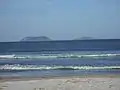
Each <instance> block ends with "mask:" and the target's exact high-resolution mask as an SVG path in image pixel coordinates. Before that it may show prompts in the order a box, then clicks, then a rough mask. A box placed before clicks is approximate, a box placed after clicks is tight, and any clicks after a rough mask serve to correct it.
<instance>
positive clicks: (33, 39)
mask: <svg viewBox="0 0 120 90" xmlns="http://www.w3.org/2000/svg"><path fill="white" fill-rule="evenodd" d="M20 41H51V39H50V38H48V37H46V36H38V37H33V36H29V37H25V38H23V39H21V40H20Z"/></svg>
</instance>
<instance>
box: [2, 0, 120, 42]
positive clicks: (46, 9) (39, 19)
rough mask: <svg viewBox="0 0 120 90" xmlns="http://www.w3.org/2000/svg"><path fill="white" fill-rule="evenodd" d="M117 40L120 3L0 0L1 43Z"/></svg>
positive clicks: (106, 0)
mask: <svg viewBox="0 0 120 90" xmlns="http://www.w3.org/2000/svg"><path fill="white" fill-rule="evenodd" d="M27 36H48V37H49V38H51V39H53V40H69V39H75V38H80V37H93V38H120V0H0V41H18V40H20V39H22V38H24V37H27Z"/></svg>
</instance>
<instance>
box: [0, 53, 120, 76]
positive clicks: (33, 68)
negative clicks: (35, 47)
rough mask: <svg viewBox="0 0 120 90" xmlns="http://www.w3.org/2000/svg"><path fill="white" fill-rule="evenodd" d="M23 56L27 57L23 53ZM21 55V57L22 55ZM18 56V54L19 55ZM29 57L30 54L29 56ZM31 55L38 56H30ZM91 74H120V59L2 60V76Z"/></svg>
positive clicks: (0, 66)
mask: <svg viewBox="0 0 120 90" xmlns="http://www.w3.org/2000/svg"><path fill="white" fill-rule="evenodd" d="M66 53H67V52H66ZM74 53H75V54H80V55H82V54H91V55H93V54H95V53H97V54H103V53H104V54H107V53H112V54H118V53H119V51H102V52H101V51H96V52H92V51H89V52H88V51H87V52H86V53H85V51H84V52H82V51H80V52H74ZM21 54H22V55H26V54H24V53H21ZM21 54H20V55H21ZM17 55H18V54H17ZM27 55H28V54H27ZM29 55H33V56H34V55H38V54H37V53H35V54H29ZM89 74H120V57H117V56H114V57H111V56H108V57H98V58H93V57H92V58H91V57H88V58H45V59H44V58H39V59H6V60H5V59H1V60H0V76H4V77H5V76H6V77H11V76H21V77H25V76H26V77H36V76H37V77H39V76H41V77H43V76H70V75H89Z"/></svg>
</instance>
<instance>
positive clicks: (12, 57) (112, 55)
mask: <svg viewBox="0 0 120 90" xmlns="http://www.w3.org/2000/svg"><path fill="white" fill-rule="evenodd" d="M116 56H119V57H120V54H88V55H87V54H84V55H81V54H44V55H43V54H41V55H14V54H13V55H0V59H40V58H46V59H48V58H90V57H91V58H94V57H97V58H100V57H116Z"/></svg>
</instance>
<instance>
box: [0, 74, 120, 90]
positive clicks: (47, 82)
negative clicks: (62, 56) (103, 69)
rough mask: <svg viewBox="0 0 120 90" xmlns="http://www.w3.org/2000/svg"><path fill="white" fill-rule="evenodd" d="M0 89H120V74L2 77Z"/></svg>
mask: <svg viewBox="0 0 120 90" xmlns="http://www.w3.org/2000/svg"><path fill="white" fill-rule="evenodd" d="M0 90H120V75H106V76H99V75H97V76H68V77H41V78H39V77H36V78H25V77H24V78H20V77H19V78H14V77H10V78H5V77H1V78H0Z"/></svg>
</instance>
